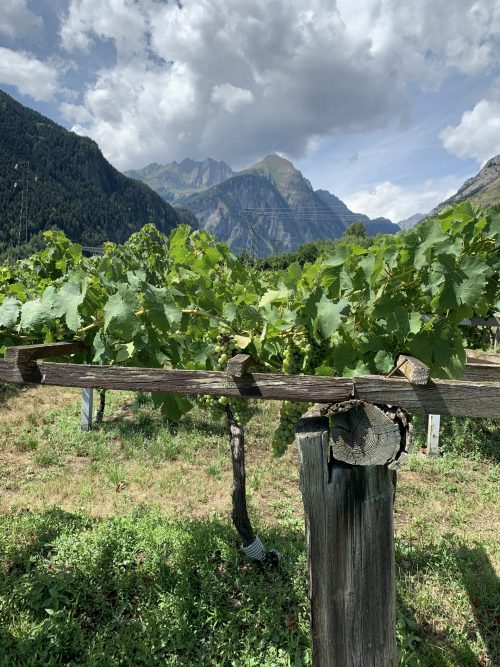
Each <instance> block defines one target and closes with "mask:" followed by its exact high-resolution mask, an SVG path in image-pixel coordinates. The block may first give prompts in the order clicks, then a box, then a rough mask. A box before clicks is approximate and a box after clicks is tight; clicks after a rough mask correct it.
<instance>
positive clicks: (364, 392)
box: [354, 375, 500, 417]
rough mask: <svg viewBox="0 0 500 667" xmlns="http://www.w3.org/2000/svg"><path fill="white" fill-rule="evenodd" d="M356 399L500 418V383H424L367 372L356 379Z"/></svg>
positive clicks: (431, 411) (415, 409) (440, 412)
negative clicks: (367, 373) (416, 383)
mask: <svg viewBox="0 0 500 667" xmlns="http://www.w3.org/2000/svg"><path fill="white" fill-rule="evenodd" d="M354 394H355V398H359V399H360V400H362V401H367V402H368V403H387V404H389V405H398V406H400V407H401V408H404V409H405V410H408V412H424V413H428V414H435V415H456V416H464V417H465V416H468V417H500V382H498V383H493V382H464V381H462V380H431V381H430V382H429V383H428V384H426V385H425V386H418V385H414V384H410V383H409V382H408V381H407V380H406V379H402V378H401V379H400V378H382V377H380V376H378V375H364V376H359V377H356V378H354Z"/></svg>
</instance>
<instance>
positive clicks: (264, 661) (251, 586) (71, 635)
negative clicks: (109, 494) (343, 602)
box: [0, 508, 499, 667]
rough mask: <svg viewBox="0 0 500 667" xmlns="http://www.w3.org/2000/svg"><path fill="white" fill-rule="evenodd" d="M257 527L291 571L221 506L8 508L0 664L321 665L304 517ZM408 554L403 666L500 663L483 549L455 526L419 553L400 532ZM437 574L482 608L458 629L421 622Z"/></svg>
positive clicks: (0, 532)
mask: <svg viewBox="0 0 500 667" xmlns="http://www.w3.org/2000/svg"><path fill="white" fill-rule="evenodd" d="M259 535H260V537H261V539H262V540H263V542H264V543H265V544H266V545H268V546H269V547H271V546H272V547H274V548H277V549H278V550H279V551H280V552H281V553H282V555H283V566H282V568H281V569H280V570H273V569H269V568H267V567H264V566H262V565H259V564H257V563H252V562H249V561H248V560H246V559H245V557H244V556H243V555H242V554H241V552H240V551H239V549H238V539H237V537H236V535H235V532H234V531H233V529H232V528H231V526H229V525H228V523H227V522H226V521H224V520H222V519H221V518H219V517H215V518H212V519H210V520H205V521H198V520H197V521H189V520H186V519H179V518H166V517H165V516H164V515H163V514H162V513H161V512H159V511H156V510H151V509H141V508H139V509H138V510H136V511H135V512H134V513H132V514H131V515H127V516H121V517H113V518H108V519H90V518H89V517H87V516H85V515H81V514H78V513H69V512H64V511H62V510H58V509H53V510H46V511H43V512H37V513H31V512H23V513H18V514H11V515H9V516H5V517H1V518H0V647H1V650H0V665H2V667H3V666H4V665H5V666H7V665H8V666H9V667H10V666H17V665H19V666H21V665H22V666H23V667H24V666H25V665H27V666H31V665H33V666H34V665H37V666H38V665H54V666H55V665H96V666H97V665H103V666H104V665H106V666H107V665H156V664H158V665H172V666H175V667H179V666H182V667H184V666H185V667H187V666H190V667H191V666H193V667H197V666H200V667H201V666H203V667H205V666H212V665H213V666H219V665H220V666H228V667H229V666H233V665H238V666H239V665H242V666H245V667H281V666H285V665H287V666H290V665H293V666H294V667H300V666H303V667H305V666H306V665H310V649H309V613H308V601H307V595H306V582H307V568H306V557H305V546H304V538H303V533H302V530H301V529H300V528H295V527H289V526H288V527H286V528H284V527H282V528H276V529H262V530H259ZM396 555H397V562H398V566H399V568H398V569H399V580H398V598H399V600H398V629H399V633H398V634H399V637H398V640H399V645H400V651H401V658H400V665H402V666H403V665H404V666H405V667H440V666H444V665H447V666H449V665H460V667H469V666H470V667H473V666H477V665H484V666H486V665H494V664H497V663H496V662H495V661H496V660H497V659H498V634H497V633H496V628H497V624H498V600H499V587H498V579H497V577H496V576H495V573H494V570H493V567H492V565H491V563H490V560H489V558H488V555H487V553H486V551H485V550H484V548H483V547H482V546H481V545H475V546H474V547H473V548H470V547H467V546H464V545H463V544H460V543H457V540H456V538H455V536H453V535H449V536H444V537H443V539H442V540H441V541H440V542H439V543H437V544H430V545H428V546H426V545H424V546H422V547H419V548H413V547H412V549H411V552H408V551H405V550H404V547H403V545H401V544H398V547H397V554H396ZM403 561H404V562H405V567H404V568H403V566H402V563H403ZM432 576H434V577H436V578H438V579H439V581H441V582H442V581H449V582H450V589H454V590H455V594H456V589H457V588H458V590H462V591H463V590H464V589H465V590H466V591H467V594H468V596H469V600H470V603H471V608H472V610H473V615H474V619H473V620H472V619H469V618H468V612H467V611H465V612H463V611H461V612H459V616H460V618H461V619H462V620H461V621H460V622H457V623H456V628H454V627H452V626H451V625H450V626H446V631H441V630H439V631H438V630H436V627H439V628H441V627H443V624H442V623H436V619H433V618H432V616H429V617H428V620H427V619H426V621H425V622H420V623H418V622H416V621H415V618H420V619H421V618H422V617H424V618H425V609H422V607H420V608H419V607H418V602H417V601H416V600H415V586H416V583H417V581H421V579H422V577H432ZM451 594H452V595H453V592H451ZM457 599H458V598H457ZM437 602H439V601H437ZM464 618H465V622H463V619H464ZM464 625H465V626H466V627H465V630H463V627H462V628H461V626H464ZM477 633H479V634H480V635H481V637H482V640H483V643H484V646H485V650H486V653H485V654H484V655H483V656H482V657H483V658H484V660H483V661H482V662H481V656H478V653H477V648H476V652H474V650H473V648H474V647H473V641H472V640H475V639H476V634H477Z"/></svg>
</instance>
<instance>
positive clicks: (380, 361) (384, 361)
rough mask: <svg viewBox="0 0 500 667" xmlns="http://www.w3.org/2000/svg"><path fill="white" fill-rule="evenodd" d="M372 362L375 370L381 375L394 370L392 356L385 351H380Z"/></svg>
mask: <svg viewBox="0 0 500 667" xmlns="http://www.w3.org/2000/svg"><path fill="white" fill-rule="evenodd" d="M374 362H375V366H376V367H377V370H379V371H380V372H381V373H389V371H390V370H392V369H393V368H394V355H393V354H390V353H389V352H386V351H385V350H380V351H379V352H377V354H376V355H375V359H374Z"/></svg>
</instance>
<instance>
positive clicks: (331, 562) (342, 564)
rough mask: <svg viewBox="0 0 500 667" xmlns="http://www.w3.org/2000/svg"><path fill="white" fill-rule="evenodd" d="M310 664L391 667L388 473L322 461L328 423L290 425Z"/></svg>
mask: <svg viewBox="0 0 500 667" xmlns="http://www.w3.org/2000/svg"><path fill="white" fill-rule="evenodd" d="M297 442H298V449H299V460H300V480H301V481H300V487H301V491H302V497H303V502H304V511H305V520H306V536H307V551H308V560H309V599H310V603H311V633H312V651H313V665H314V666H315V667H365V666H368V665H369V666H370V667H394V666H395V665H396V664H397V655H396V620H395V616H396V602H395V565H394V536H393V518H392V517H393V496H394V487H393V484H392V472H391V471H390V470H389V469H388V468H387V467H386V466H380V465H371V466H351V465H349V464H346V463H342V462H340V461H336V460H335V459H333V458H331V456H330V453H329V451H330V447H329V433H328V419H327V418H326V417H306V418H303V419H302V420H300V421H299V423H298V425H297Z"/></svg>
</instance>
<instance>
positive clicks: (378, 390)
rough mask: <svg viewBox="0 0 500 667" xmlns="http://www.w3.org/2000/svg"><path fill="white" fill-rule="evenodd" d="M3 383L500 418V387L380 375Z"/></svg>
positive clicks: (51, 371) (91, 374)
mask: <svg viewBox="0 0 500 667" xmlns="http://www.w3.org/2000/svg"><path fill="white" fill-rule="evenodd" d="M0 380H2V381H6V382H21V383H23V382H27V383H37V384H47V385H56V386H60V387H98V388H102V389H118V390H130V391H165V392H175V393H179V394H189V395H199V394H212V395H215V396H243V397H246V398H261V399H266V400H290V401H314V402H317V403H337V402H341V401H346V400H347V399H349V398H350V397H353V396H355V397H356V398H359V399H361V400H363V401H367V402H371V403H386V404H392V405H399V406H401V407H402V408H404V409H406V410H408V411H409V412H424V413H429V414H442V415H463V416H467V415H468V416H470V417H500V382H499V383H493V382H470V381H467V382H464V381H459V380H435V381H432V380H431V381H430V382H429V383H428V384H427V385H425V386H418V385H412V384H410V383H409V382H408V381H407V380H406V379H403V378H384V377H382V376H379V375H373V376H371V375H368V376H359V377H356V378H333V377H320V376H310V375H278V374H268V373H255V374H252V373H249V374H247V375H244V376H242V377H241V378H233V377H231V376H228V375H227V373H224V372H221V371H185V370H161V369H155V368H123V367H120V366H91V365H86V364H85V365H83V364H82V365H80V364H59V363H49V362H36V361H33V362H32V363H31V364H29V365H26V366H17V365H16V364H12V363H9V362H7V361H5V360H0Z"/></svg>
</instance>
